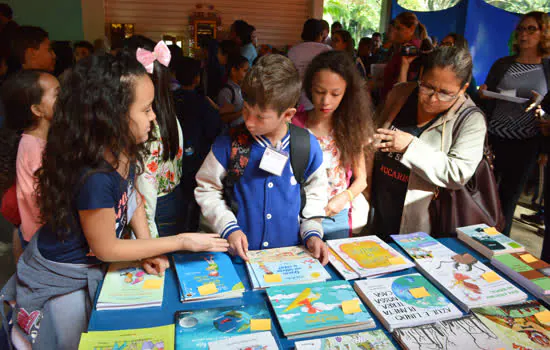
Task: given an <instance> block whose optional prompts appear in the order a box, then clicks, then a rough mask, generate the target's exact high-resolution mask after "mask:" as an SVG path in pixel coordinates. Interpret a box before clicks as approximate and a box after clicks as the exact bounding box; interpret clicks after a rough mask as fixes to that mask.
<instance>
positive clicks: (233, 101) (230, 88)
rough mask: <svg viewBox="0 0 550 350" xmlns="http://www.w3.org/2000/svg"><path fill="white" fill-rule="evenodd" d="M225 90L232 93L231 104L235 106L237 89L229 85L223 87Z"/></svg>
mask: <svg viewBox="0 0 550 350" xmlns="http://www.w3.org/2000/svg"><path fill="white" fill-rule="evenodd" d="M225 88H227V89H229V91H230V92H231V104H232V105H234V104H235V96H236V92H235V89H234V88H233V86H231V84H229V83H227V84H225V85H224V86H223V87H222V89H225Z"/></svg>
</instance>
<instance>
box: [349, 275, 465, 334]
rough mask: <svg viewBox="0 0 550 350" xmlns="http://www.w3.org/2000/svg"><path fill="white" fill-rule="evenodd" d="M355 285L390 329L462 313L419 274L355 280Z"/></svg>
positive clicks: (458, 315) (438, 319)
mask: <svg viewBox="0 0 550 350" xmlns="http://www.w3.org/2000/svg"><path fill="white" fill-rule="evenodd" d="M354 288H355V290H356V291H357V294H359V296H360V297H361V298H362V299H363V300H364V301H365V303H367V305H368V306H369V308H370V309H371V310H372V311H373V312H374V314H375V315H376V316H378V318H379V319H380V320H381V321H382V324H384V326H385V327H386V329H387V330H389V331H390V332H391V331H393V330H394V329H396V328H401V327H411V326H415V325H416V326H419V325H423V324H428V323H433V322H437V321H443V320H449V319H453V318H457V317H461V316H462V312H460V310H459V309H458V308H457V307H456V306H454V305H453V303H451V302H450V301H449V299H447V298H446V297H445V296H444V295H443V294H442V293H441V292H440V291H439V290H438V289H437V288H436V287H434V285H433V284H431V283H430V282H429V281H428V280H427V279H426V278H424V276H422V275H420V274H418V273H413V274H410V275H403V276H398V277H385V278H374V279H368V280H361V281H355V285H354Z"/></svg>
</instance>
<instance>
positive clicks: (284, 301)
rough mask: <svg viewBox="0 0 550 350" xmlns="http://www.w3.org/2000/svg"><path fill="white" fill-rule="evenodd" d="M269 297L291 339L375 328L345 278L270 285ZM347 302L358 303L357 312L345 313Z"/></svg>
mask: <svg viewBox="0 0 550 350" xmlns="http://www.w3.org/2000/svg"><path fill="white" fill-rule="evenodd" d="M267 296H268V298H269V302H270V303H271V306H272V307H273V310H274V311H275V314H276V315H277V320H278V321H279V324H280V325H281V328H282V330H283V333H284V334H285V336H286V337H288V338H289V339H298V338H303V337H312V336H321V335H328V334H334V333H337V332H351V331H360V330H365V329H367V328H373V327H375V323H374V320H373V319H372V317H371V315H370V314H369V312H368V311H367V309H366V308H365V306H364V305H363V304H362V303H361V301H360V299H359V297H358V296H357V294H356V293H355V291H354V290H353V288H352V287H351V286H350V284H349V283H348V282H346V281H329V282H322V283H312V284H301V285H295V286H282V287H270V288H268V289H267ZM344 302H348V303H349V302H352V303H354V304H355V303H356V304H355V305H356V308H357V309H356V310H355V312H353V313H348V314H346V313H344V307H343V305H344Z"/></svg>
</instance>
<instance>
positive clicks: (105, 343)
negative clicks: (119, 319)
mask: <svg viewBox="0 0 550 350" xmlns="http://www.w3.org/2000/svg"><path fill="white" fill-rule="evenodd" d="M78 349H79V350H96V349H121V350H122V349H166V350H169V349H174V325H173V324H170V325H167V326H162V327H153V328H140V329H126V330H122V331H101V332H88V333H82V336H81V337H80V343H79V345H78Z"/></svg>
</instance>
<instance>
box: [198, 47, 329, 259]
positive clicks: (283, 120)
mask: <svg viewBox="0 0 550 350" xmlns="http://www.w3.org/2000/svg"><path fill="white" fill-rule="evenodd" d="M242 90H243V95H244V97H245V102H244V107H243V117H244V121H245V127H242V130H241V131H239V130H236V129H234V130H232V134H231V135H228V136H220V137H218V138H217V139H216V141H215V142H214V144H213V145H212V150H211V151H210V153H209V154H208V156H207V157H206V159H205V161H204V163H203V164H202V167H201V168H200V170H199V172H198V173H197V176H196V179H197V188H196V189H195V198H196V200H197V203H198V204H199V205H200V207H201V209H202V213H203V215H204V217H205V218H206V219H207V220H208V222H209V223H210V224H211V225H212V227H213V228H214V229H215V230H216V231H218V232H219V233H220V235H221V237H222V238H225V239H227V240H228V241H229V245H230V248H229V250H230V252H231V253H232V254H233V255H239V256H240V257H241V258H242V259H244V260H248V257H247V255H246V254H247V252H248V250H249V249H250V250H259V249H269V248H278V247H287V246H295V245H298V244H300V243H301V242H302V243H303V244H304V245H305V246H306V247H307V249H308V250H309V251H310V252H311V253H312V255H313V256H314V257H315V258H317V259H319V260H320V261H321V262H322V263H323V265H324V264H326V263H327V262H328V248H327V246H326V245H325V243H324V242H323V241H322V237H323V228H322V225H321V218H322V217H323V216H324V215H325V207H326V205H327V202H328V199H327V194H326V190H325V189H326V187H327V177H326V170H325V168H324V167H323V165H322V164H323V153H322V151H321V148H320V146H319V143H318V142H317V140H316V139H315V136H313V135H312V134H309V133H308V134H306V136H305V137H306V138H305V140H306V142H307V140H308V139H309V156H307V158H306V157H304V163H305V162H306V160H305V159H307V164H302V168H304V171H303V173H304V176H303V177H302V179H303V185H302V186H303V192H304V193H303V195H305V196H303V197H305V198H306V200H305V201H304V202H305V205H304V206H303V209H302V208H301V206H302V205H301V198H300V197H301V196H300V188H301V186H300V184H299V183H298V182H297V180H296V178H295V177H294V172H295V171H296V169H293V168H292V166H291V160H290V159H289V158H290V156H289V155H290V153H291V148H292V147H291V146H290V129H289V123H290V120H291V119H292V117H293V116H294V114H295V113H296V109H295V108H294V107H295V106H296V104H297V102H298V99H299V97H300V91H301V83H300V77H299V75H298V72H297V70H296V68H295V67H294V65H293V63H292V62H291V61H290V60H289V59H288V58H286V57H284V56H281V55H267V56H264V57H262V58H261V59H260V60H259V61H258V62H257V64H256V65H255V66H254V67H252V69H251V70H250V71H249V72H248V74H247V75H246V78H245V79H244V81H243V85H242ZM294 147H297V146H296V145H295V146H294ZM247 152H248V153H247ZM297 158H298V157H296V159H297ZM296 159H295V160H296ZM296 168H298V167H296ZM235 174H237V175H236V176H235ZM235 178H237V180H236V181H228V180H229V179H235ZM227 193H230V194H231V196H230V197H231V198H230V200H228V198H227V197H228V196H227ZM300 211H301V213H300Z"/></svg>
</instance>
